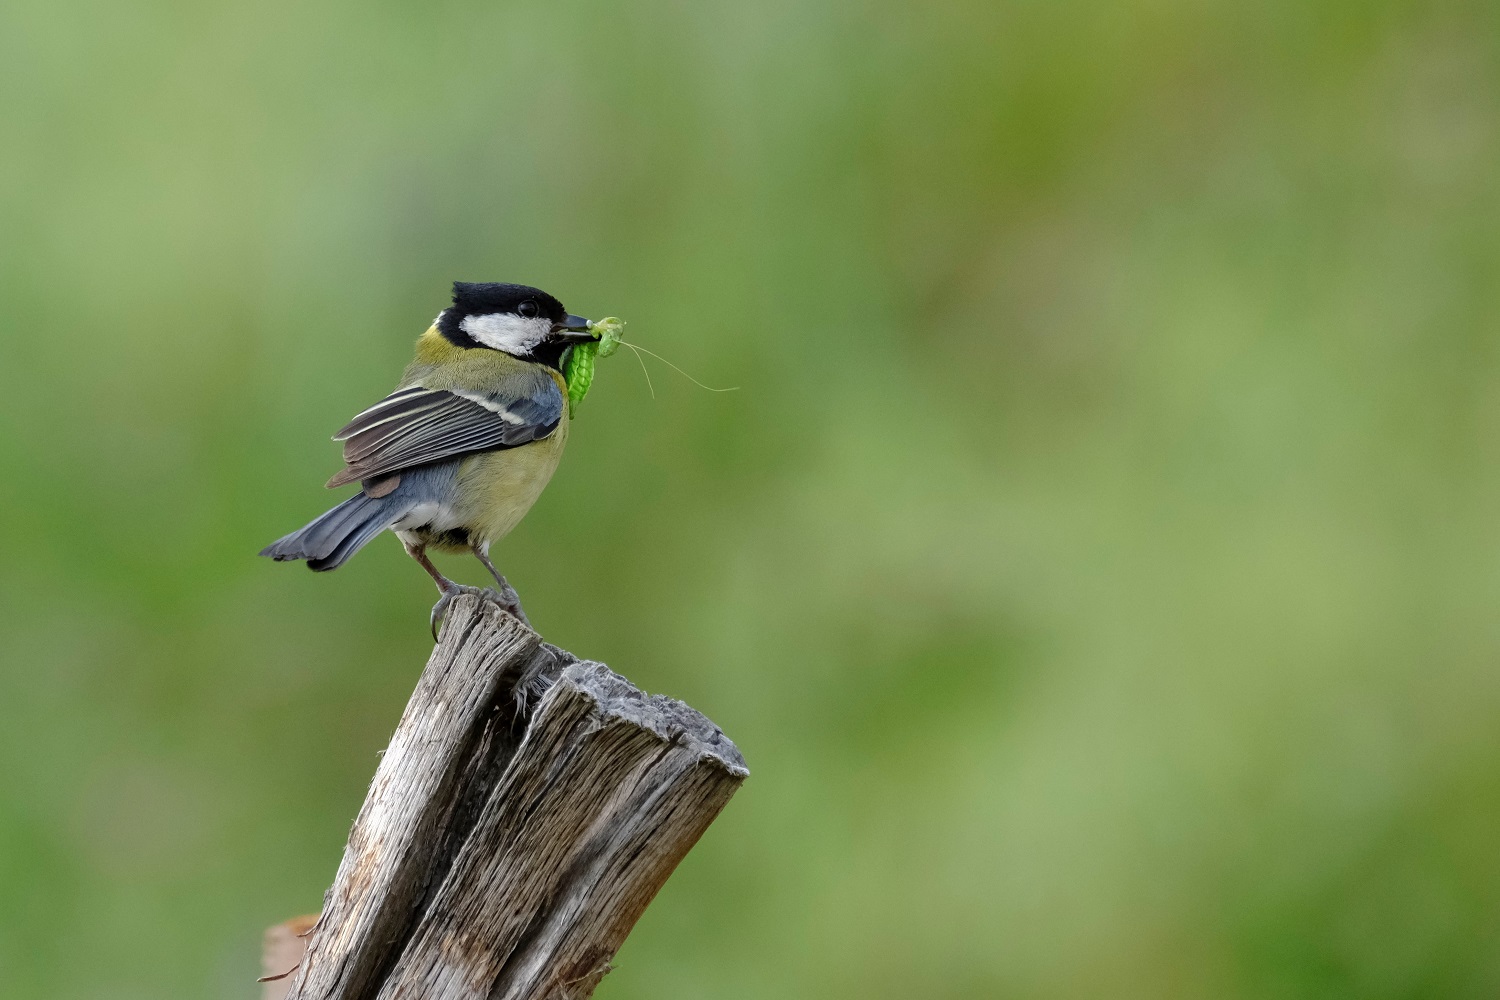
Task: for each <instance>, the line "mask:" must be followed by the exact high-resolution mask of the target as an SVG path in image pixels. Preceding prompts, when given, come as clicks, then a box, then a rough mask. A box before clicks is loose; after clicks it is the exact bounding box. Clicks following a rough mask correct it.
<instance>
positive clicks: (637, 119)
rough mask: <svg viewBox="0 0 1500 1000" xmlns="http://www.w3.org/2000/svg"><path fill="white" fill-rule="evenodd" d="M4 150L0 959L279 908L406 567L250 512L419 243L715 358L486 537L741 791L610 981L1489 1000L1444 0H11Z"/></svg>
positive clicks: (178, 960) (189, 977)
mask: <svg viewBox="0 0 1500 1000" xmlns="http://www.w3.org/2000/svg"><path fill="white" fill-rule="evenodd" d="M0 149H3V153H0V233H3V238H0V275H3V279H0V329H3V331H4V345H3V346H4V354H3V357H4V361H3V363H0V470H3V475H0V515H3V522H4V524H5V527H6V535H7V542H6V547H5V555H4V557H3V559H0V608H3V614H0V993H3V994H4V995H5V996H15V997H28V998H68V1000H93V998H99V1000H134V998H153V1000H163V998H168V1000H170V998H194V1000H197V998H204V997H213V998H250V997H253V996H255V994H256V988H255V987H254V986H253V985H252V983H251V980H252V978H253V977H254V975H256V972H257V951H258V946H259V938H260V933H261V931H262V929H263V928H264V927H265V926H266V925H268V924H271V923H274V922H276V921H279V920H281V919H284V918H286V917H289V916H291V915H293V914H296V913H300V912H305V911H309V910H313V909H316V908H317V906H318V905H319V901H320V898H321V894H322V891H323V889H324V888H325V887H326V885H327V883H328V882H329V880H330V879H331V877H332V875H333V871H334V868H335V866H336V864H337V861H338V856H339V851H340V849H341V847H342V844H343V840H344V836H345V834H346V833H347V830H348V825H349V823H350V821H351V819H352V818H353V816H354V813H355V811H356V809H357V808H358V805H359V802H360V800H361V798H362V797H363V794H364V790H365V785H366V782H367V781H368V779H369V777H370V775H371V773H372V772H373V770H374V767H375V764H376V761H377V756H376V755H377V751H378V750H380V749H381V748H382V747H383V746H384V744H385V742H386V739H387V738H388V736H389V734H390V732H391V730H392V728H393V726H394V724H395V722H396V719H397V717H398V715H399V713H400V710H401V707H402V705H403V704H404V702H405V699H406V696H407V694H408V693H409V692H410V689H411V687H412V685H413V682H414V680H415V678H416V675H417V673H418V671H419V669H420V667H421V665H422V662H423V660H424V658H425V656H426V654H427V651H428V649H429V648H430V641H429V639H428V636H427V631H426V618H427V609H428V607H429V605H430V604H431V603H432V601H433V599H434V596H435V595H434V592H433V589H432V586H431V584H430V583H429V581H428V580H427V579H426V577H425V576H424V575H423V574H422V573H421V572H420V571H419V570H418V569H417V568H416V567H415V566H413V565H411V564H410V562H409V561H408V560H407V559H406V557H405V556H404V555H403V554H402V553H401V552H400V549H399V546H398V545H397V544H396V543H395V541H394V540H392V539H390V538H383V539H379V540H377V541H376V543H374V544H373V545H372V546H371V547H370V548H369V549H367V550H366V551H365V552H364V553H362V554H361V555H360V556H359V557H358V558H356V559H355V560H354V561H353V562H352V563H351V564H350V565H349V566H348V567H346V568H345V569H344V570H343V571H342V572H338V573H335V574H330V575H317V576H315V575H313V574H311V573H308V572H306V571H305V570H303V569H301V568H300V567H294V566H284V565H275V564H272V563H270V562H268V561H264V560H258V559H256V558H255V552H256V551H257V550H258V549H259V548H260V547H261V546H262V545H264V544H265V543H266V542H268V541H270V540H271V539H273V538H275V537H276V536H278V535H280V534H282V533H284V532H286V531H289V530H291V529H292V528H295V527H297V526H298V525H300V524H302V523H304V522H305V521H307V520H308V519H309V518H311V517H312V516H313V515H315V514H316V513H318V512H319V511H321V510H322V509H323V508H324V507H325V506H327V505H328V504H329V503H330V502H331V500H332V498H331V497H330V496H329V495H328V494H326V493H324V491H323V490H322V489H321V487H320V484H321V483H322V481H323V479H324V478H325V477H326V476H327V475H329V474H330V473H331V472H332V471H333V470H334V469H335V468H337V462H336V455H337V449H336V446H334V445H333V444H331V443H330V442H329V440H328V435H329V434H330V433H331V432H332V431H333V430H334V429H335V428H337V427H338V426H339V425H340V424H342V423H343V422H344V421H345V420H346V419H347V418H348V417H349V416H350V415H351V414H353V413H354V412H356V411H357V410H359V409H360V408H362V407H363V406H364V405H366V404H368V403H370V402H372V401H373V400H375V399H377V398H378V397H380V396H381V395H382V394H384V393H385V392H386V391H388V390H389V388H390V387H391V386H392V385H393V384H394V380H395V378H396V376H397V373H398V372H399V370H400V367H401V366H402V364H403V363H404V362H405V360H406V358H407V356H408V352H409V350H410V345H411V342H412V340H413V339H414V338H415V337H416V335H417V334H419V333H420V332H421V331H422V329H423V328H424V327H425V326H426V325H427V323H428V322H429V321H430V320H431V318H432V316H433V315H434V314H435V313H436V312H437V311H438V309H439V308H441V307H442V306H443V305H444V304H445V303H446V300H447V293H448V287H447V286H448V282H450V281H452V280H453V279H455V278H460V279H466V280H497V279H498V280H513V281H524V282H529V283H534V284H538V285H541V286H542V287H544V288H546V289H548V290H550V291H552V292H554V293H556V294H557V295H558V296H559V297H560V298H562V299H563V301H564V302H566V303H567V305H568V306H569V307H570V308H571V309H573V310H574V311H575V312H581V313H583V314H585V315H601V314H606V313H613V314H616V315H620V316H623V317H626V318H627V319H628V320H629V321H630V336H631V339H634V340H637V341H638V342H640V343H642V344H644V345H645V346H647V347H650V348H652V349H653V350H657V351H659V352H661V353H662V354H664V355H666V356H667V357H669V358H671V359H672V360H674V361H676V362H677V363H678V364H680V365H682V366H683V367H684V368H686V369H687V370H688V371H690V372H692V373H693V374H694V375H696V376H698V377H699V378H701V379H703V380H704V381H706V382H709V383H710V384H713V385H720V386H723V385H739V386H742V387H743V388H742V389H741V390H740V391H739V392H736V393H728V394H712V393H708V392H704V391H702V390H700V389H697V388H695V387H694V386H692V385H691V384H689V383H688V382H686V381H684V380H683V379H681V378H679V377H678V376H676V375H674V374H673V373H671V372H670V371H668V370H667V369H665V368H663V367H661V366H660V365H656V364H655V363H654V362H653V363H652V364H653V376H654V379H655V386H656V397H655V399H654V400H653V399H652V398H651V396H650V395H649V394H648V392H647V389H646V385H645V381H644V379H643V378H642V376H641V372H640V370H639V367H638V366H637V365H636V362H635V359H634V358H632V357H631V356H630V355H629V354H628V353H625V352H621V353H620V354H619V355H617V356H616V357H615V358H614V359H611V360H610V361H607V362H604V363H603V364H602V365H601V367H600V374H599V378H598V381H597V383H596V386H595V389H594V393H593V394H592V395H591V396H590V397H589V399H588V400H587V402H586V403H585V404H584V406H583V407H582V408H581V410H580V413H579V418H578V420H577V421H576V423H575V424H574V425H573V430H572V438H571V441H570V444H569V448H568V455H567V458H566V460H565V461H564V463H563V466H562V469H561V471H560V472H559V474H558V475H557V477H556V479H555V480H554V481H553V484H552V486H551V488H550V489H549V490H548V492H547V494H546V495H545V496H544V497H543V499H542V501H541V503H540V504H539V505H538V507H537V508H536V510H535V511H534V512H533V513H532V515H531V516H530V517H529V518H528V520H527V521H526V522H525V523H524V524H523V525H522V527H521V528H520V529H519V530H518V531H517V532H516V533H515V534H514V535H513V536H512V537H511V538H510V539H509V540H507V541H506V542H505V543H504V544H503V545H502V546H500V547H499V548H498V549H497V555H498V560H499V562H500V564H501V566H502V567H503V568H504V569H506V570H507V572H508V573H509V574H510V576H511V579H512V580H513V581H514V582H515V583H516V584H517V585H518V587H519V588H520V590H521V592H522V594H523V596H524V597H525V600H526V606H527V608H528V610H529V611H530V613H531V615H532V618H533V619H534V621H535V622H536V623H537V625H538V626H539V628H540V629H541V630H542V631H543V632H544V633H545V634H546V635H547V636H548V637H549V638H550V639H552V640H554V641H556V642H558V643H560V644H562V645H564V646H567V647H569V648H571V649H573V650H575V651H577V652H578V653H580V654H583V655H586V656H592V657H596V658H599V659H603V660H606V661H607V662H609V663H610V664H611V665H613V666H614V667H616V668H617V669H619V670H621V671H623V672H624V673H626V674H628V675H629V676H630V677H631V678H633V679H634V680H635V681H636V682H637V683H639V684H641V685H642V686H643V687H646V688H648V689H650V690H653V691H661V692H667V693H670V694H672V695H675V696H678V697H681V698H684V699H686V700H688V701H689V702H691V703H692V704H694V705H695V706H697V707H699V708H701V709H702V710H704V711H705V712H707V713H708V714H709V715H710V716H711V717H712V718H714V719H715V720H716V721H717V722H718V723H719V724H720V725H722V726H723V727H724V728H725V729H726V730H727V731H728V732H729V733H730V735H731V736H733V737H734V739H736V740H737V741H738V742H739V744H740V746H741V747H742V748H743V750H744V752H745V754H746V756H747V758H748V759H749V762H750V765H751V768H752V771H753V777H752V778H751V780H750V782H749V783H748V784H747V785H746V786H745V788H744V789H743V790H742V791H741V793H740V794H739V796H738V797H737V798H736V799H735V800H734V801H733V803H731V805H730V807H729V808H728V810H727V811H726V812H725V814H724V815H723V817H722V818H721V819H720V821H719V822H718V823H717V824H716V825H715V826H714V827H713V828H712V829H711V830H710V831H709V833H708V835H707V836H706V837H705V838H704V840H703V842H702V843H701V845H700V846H699V848H698V849H697V850H695V851H694V852H693V854H692V855H691V856H690V857H689V858H688V859H687V861H686V862H685V863H684V864H683V865H682V867H681V868H680V869H679V871H678V873H677V874H676V875H675V876H674V878H673V879H672V881H671V882H670V883H669V884H668V886H667V888H666V890H665V891H664V892H663V893H662V894H661V896H660V897H659V899H658V900H657V902H656V903H655V905H654V906H653V907H652V908H651V909H650V910H649V911H648V912H647V914H646V916H645V918H644V919H643V920H642V921H641V923H640V925H639V926H638V927H637V929H636V932H635V934H634V935H633V936H632V937H631V939H630V941H629V942H628V943H627V944H626V946H625V948H624V949H623V951H622V952H621V954H620V955H619V958H618V961H617V963H616V964H617V966H618V968H617V971H615V972H614V973H613V974H611V975H610V976H609V977H608V979H607V980H606V981H605V983H604V985H603V986H602V987H601V990H600V996H601V997H605V998H611V1000H628V998H647V997H650V998H660V997H704V996H708V997H721V998H745V1000H749V998H793V997H806V998H838V997H850V998H853V997H858V998H861V1000H867V998H880V997H891V998H896V997H902V998H906V997H932V998H960V997H991V996H993V997H1043V998H1051V997H1059V998H1061V997H1078V998H1096V997H1105V996H1107V997H1141V998H1162V997H1204V998H1224V997H1255V998H1260V997H1266V998H1288V997H1434V996H1445V997H1481V996H1483V997H1491V996H1494V995H1496V993H1497V992H1500V845H1497V840H1500V832H1497V831H1500V670H1497V666H1500V662H1497V661H1500V611H1497V609H1500V564H1497V558H1496V555H1495V553H1496V548H1497V543H1500V537H1497V536H1500V465H1497V463H1496V462H1495V460H1494V456H1495V455H1496V453H1497V450H1500V385H1497V375H1500V363H1497V362H1500V359H1497V341H1496V336H1495V334H1496V316H1497V307H1500V228H1497V225H1496V222H1497V211H1500V174H1497V171H1496V162H1497V154H1500V18H1497V17H1496V15H1495V8H1494V6H1493V5H1492V4H1483V3H1472V4H1464V3H1446V4H1445V3H1438V4H1417V3H1387V2H1347V3H1314V2H1306V0H1278V2H1267V3H1259V4H1234V5H1231V4H1200V3H1190V2H1181V0H1175V2H1174V0H1137V2H1131V3H1120V4H1089V3H1078V2H1067V0H1050V2H1036V0H1030V2H1005V3H987V2H982V0H956V2H952V3H944V4H937V5H926V4H899V3H889V2H882V0H863V2H851V3H834V2H827V0H797V2H789V0H770V2H764V3H754V4H743V3H705V4H691V3H674V2H670V0H638V2H635V3H628V4H627V3H580V2H576V0H563V2H551V3H543V2H522V3H514V4H506V5H500V4H478V3H458V2H439V3H429V4H399V3H352V2H347V0H344V2H329V3H315V4H306V3H292V2H286V0H261V2H256V3H248V2H237V3H208V4H200V3H186V2H175V3H170V2H148V3H139V4H113V3H105V2H97V0H96V2H76V3H71V2H61V3H59V2H51V0H47V2H42V0H17V2H12V3H8V4H6V5H5V6H4V7H3V9H0ZM440 561H441V560H440ZM443 565H445V566H447V567H450V568H453V569H455V570H456V571H457V572H458V573H459V575H460V576H461V577H462V578H464V579H466V580H469V581H471V582H479V581H480V579H481V575H480V571H479V570H478V567H477V565H475V564H472V563H469V564H465V563H463V562H461V561H458V560H455V559H453V558H449V559H448V560H447V562H446V563H444V564H443Z"/></svg>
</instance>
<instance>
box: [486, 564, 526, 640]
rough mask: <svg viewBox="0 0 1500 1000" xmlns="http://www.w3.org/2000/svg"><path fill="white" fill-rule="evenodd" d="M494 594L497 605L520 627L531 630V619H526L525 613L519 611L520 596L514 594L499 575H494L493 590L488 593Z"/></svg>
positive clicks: (513, 588)
mask: <svg viewBox="0 0 1500 1000" xmlns="http://www.w3.org/2000/svg"><path fill="white" fill-rule="evenodd" d="M489 592H490V593H492V594H494V595H495V597H496V600H497V603H498V604H499V605H500V606H501V607H502V608H504V609H505V610H506V612H507V613H508V614H509V615H510V616H511V617H512V618H515V619H517V620H518V621H519V622H520V623H521V624H522V625H525V626H526V627H527V628H531V619H530V618H527V617H526V612H525V611H523V610H522V609H521V595H520V594H518V593H516V588H515V587H512V586H511V585H510V581H509V580H507V579H506V578H505V577H503V576H501V575H500V574H498V573H497V574H495V589H492V590H490V591H489Z"/></svg>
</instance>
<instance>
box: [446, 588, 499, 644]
mask: <svg viewBox="0 0 1500 1000" xmlns="http://www.w3.org/2000/svg"><path fill="white" fill-rule="evenodd" d="M460 594H474V595H475V596H478V597H485V598H489V599H490V600H495V598H496V594H495V592H494V591H493V590H481V589H480V588H478V587H469V586H465V585H464V584H462V583H455V584H452V585H451V586H449V588H448V589H447V590H445V591H443V596H442V597H439V598H438V601H437V603H436V604H434V605H433V606H432V614H431V615H429V616H428V618H427V623H428V624H429V625H431V626H432V641H433V642H437V641H438V623H439V622H441V621H443V620H445V619H446V618H447V614H448V605H450V604H452V603H453V599H454V598H455V597H457V596H458V595H460ZM500 603H501V606H502V607H504V604H503V602H500Z"/></svg>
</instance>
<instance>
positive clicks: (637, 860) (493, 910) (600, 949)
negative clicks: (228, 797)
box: [265, 595, 749, 1000]
mask: <svg viewBox="0 0 1500 1000" xmlns="http://www.w3.org/2000/svg"><path fill="white" fill-rule="evenodd" d="M748 774H749V771H748V770H747V769H746V767H745V761H744V758H742V757H741V756H740V753H739V750H738V749H736V747H735V745H734V744H733V743H732V742H730V740H729V739H728V737H726V736H725V735H724V734H723V733H722V732H720V730H719V729H718V727H717V726H715V725H714V724H713V723H712V722H710V721H709V720H708V719H707V718H705V717H704V716H703V715H701V714H699V713H698V712H697V711H695V710H693V709H692V708H689V707H688V706H687V705H684V704H682V703H681V702H678V701H673V700H672V699H670V698H666V697H663V696H661V695H646V694H644V693H642V692H641V691H639V690H638V689H636V688H635V687H634V686H633V685H632V684H631V683H630V682H629V681H627V680H625V678H623V677H621V676H619V675H618V674H615V673H613V672H612V671H610V670H609V668H607V667H605V666H604V665H603V664H600V663H593V662H589V661H580V660H578V659H577V658H576V657H574V656H572V655H571V654H570V653H567V652H564V651H563V650H560V649H558V648H557V647H555V646H551V645H548V644H547V643H544V642H543V641H542V640H541V638H540V636H538V635H537V634H536V633H535V632H532V631H531V630H530V629H529V628H527V627H526V626H525V625H522V624H521V623H520V622H519V621H517V620H516V619H515V618H512V617H511V616H510V615H508V614H506V613H505V612H504V611H502V610H501V609H500V608H499V607H498V606H496V605H495V604H493V603H492V602H490V601H487V600H484V599H482V598H480V597H476V596H472V595H466V596H463V597H460V598H459V599H458V600H456V601H454V602H453V604H452V606H451V607H450V609H449V611H448V617H447V620H446V621H445V622H444V625H443V631H442V636H441V640H440V641H439V642H438V644H437V646H436V648H434V649H433V651H432V656H431V658H430V659H429V660H428V661H427V667H426V669H425V670H424V671H423V672H422V677H421V679H420V680H419V681H418V682H417V688H416V691H415V692H413V694H412V697H411V701H410V702H409V703H408V704H407V706H406V711H405V712H404V713H403V715H402V717H401V722H400V725H399V726H398V727H397V729H396V733H395V735H394V736H393V737H392V739H391V743H390V747H389V748H388V749H387V750H386V752H385V755H384V756H383V757H382V758H381V761H380V765H379V767H378V768H377V770H376V772H375V778H374V781H373V782H372V783H371V785H370V791H369V794H368V795H367V796H366V798H365V802H364V806H363V807H362V808H361V809H360V811H359V816H358V818H357V819H356V820H355V822H354V829H353V830H352V831H351V832H350V834H349V842H348V844H347V846H346V847H345V849H344V857H343V861H342V863H341V864H340V865H339V869H338V874H337V875H336V876H335V878H334V882H333V886H332V888H330V889H329V890H328V893H327V895H326V896H325V897H324V906H323V912H322V915H321V916H319V917H318V918H317V921H316V924H315V925H314V926H313V927H312V929H311V933H310V936H308V935H307V933H306V931H305V930H303V929H302V927H301V926H299V925H298V924H297V922H296V921H289V922H288V923H287V924H283V925H278V926H277V927H273V928H271V930H270V931H268V932H267V942H266V956H265V961H266V964H267V967H268V968H267V972H268V975H269V976H272V977H274V976H275V974H276V973H285V972H286V971H287V969H288V966H289V965H290V964H291V963H293V962H295V963H297V965H296V968H295V970H294V971H292V972H291V973H290V974H289V975H286V976H283V977H281V978H273V980H272V981H268V982H267V986H266V990H267V992H266V994H265V996H266V997H267V998H268V1000H269V998H280V997H281V996H285V997H287V998H288V1000H419V998H420V1000H541V998H567V1000H573V998H582V997H587V996H589V995H590V994H591V993H593V991H594V987H595V986H597V985H598V983H599V980H600V979H602V978H603V977H604V975H605V973H607V972H608V971H609V969H610V964H609V963H610V959H611V958H613V956H614V954H615V952H616V951H617V950H618V949H619V947H620V945H621V943H623V942H624V940H625V936H626V935H627V934H628V933H630V928H631V927H632V926H634V925H635V922H636V920H637V919H639V917H640V915H641V913H642V912H644V911H645V909H646V906H647V905H648V904H649V903H650V902H651V900H652V898H653V897H654V896H655V895H656V892H657V890H659V889H660V888H661V887H662V884H663V883H665V882H666V880H667V877H668V876H669V875H671V874H672V870H673V869H674V868H676V866H677V863H678V862H679V861H681V860H682V858H683V857H684V856H685V855H686V854H687V852H688V851H689V850H690V849H691V848H692V846H693V844H694V843H696V842H697V840H698V838H699V836H701V835H702V833H703V831H704V830H705V829H707V828H708V825H709V824H710V823H711V822H713V820H714V817H715V816H717V815H718V814H719V811H720V810H721V809H723V808H724V805H725V803H727V802H728V801H729V798H730V796H732V795H733V794H734V793H735V791H736V790H737V789H738V788H739V786H740V784H741V782H743V781H744V780H745V778H746V776H747V775H748ZM302 919H306V918H302ZM303 926H305V925H303ZM298 934H302V935H303V937H302V938H299V937H298V936H297V935H298ZM299 940H305V941H306V945H307V947H306V952H305V954H302V955H301V956H300V961H299V956H298V955H297V951H298V948H297V942H298V941H299ZM273 948H279V949H280V950H279V951H277V952H276V953H275V954H274V955H273ZM273 963H276V964H273Z"/></svg>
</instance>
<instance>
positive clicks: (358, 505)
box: [260, 493, 410, 573]
mask: <svg viewBox="0 0 1500 1000" xmlns="http://www.w3.org/2000/svg"><path fill="white" fill-rule="evenodd" d="M393 500H395V498H394V497H381V498H379V499H376V498H374V497H367V496H365V495H364V494H363V493H357V494H355V495H354V496H352V497H350V498H349V499H348V500H345V501H344V502H343V503H341V504H339V505H338V506H337V507H335V508H333V509H332V510H330V511H329V512H328V513H326V514H324V515H323V516H322V517H320V518H318V519H317V520H316V521H313V522H312V523H311V524H309V525H308V526H307V527H305V528H302V529H300V530H298V531H294V532H292V533H291V534H290V535H287V536H286V537H285V538H278V539H277V540H276V541H274V542H272V543H271V544H270V545H267V546H266V547H265V548H263V549H261V550H260V554H261V555H263V556H270V557H271V558H272V559H275V560H276V561H277V562H286V561H287V560H290V559H306V560H307V568H308V569H311V570H315V571H317V572H319V573H321V572H323V571H324V570H330V569H338V568H339V567H340V566H342V565H343V564H344V561H345V560H346V559H348V558H349V557H350V556H352V555H354V553H356V552H358V551H359V550H360V549H362V548H364V546H365V543H366V542H368V541H369V540H370V539H372V538H374V537H375V536H376V535H378V534H380V533H381V532H382V531H384V530H385V529H386V528H389V527H390V526H391V525H392V524H395V523H396V522H397V521H399V520H400V519H401V517H402V516H403V515H404V514H405V513H406V508H407V507H409V506H410V505H409V504H406V503H392V502H391V501H393Z"/></svg>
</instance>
